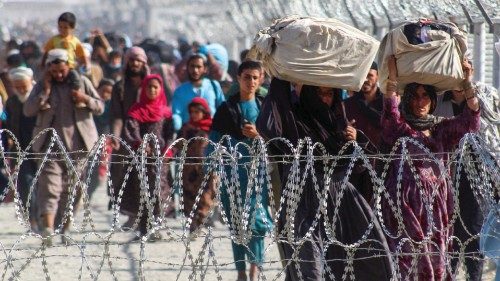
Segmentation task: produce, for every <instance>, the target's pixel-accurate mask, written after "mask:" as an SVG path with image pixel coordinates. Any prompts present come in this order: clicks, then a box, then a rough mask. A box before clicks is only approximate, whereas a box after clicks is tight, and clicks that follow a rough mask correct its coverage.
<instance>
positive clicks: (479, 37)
mask: <svg viewBox="0 0 500 281" xmlns="http://www.w3.org/2000/svg"><path fill="white" fill-rule="evenodd" d="M484 27H485V26H484V22H477V23H474V55H473V56H474V58H473V62H474V80H475V81H481V82H484V63H485V56H484V50H486V32H485V30H484Z"/></svg>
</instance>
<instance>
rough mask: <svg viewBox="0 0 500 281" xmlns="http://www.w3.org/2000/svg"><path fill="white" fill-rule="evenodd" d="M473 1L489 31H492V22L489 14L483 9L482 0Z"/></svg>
mask: <svg viewBox="0 0 500 281" xmlns="http://www.w3.org/2000/svg"><path fill="white" fill-rule="evenodd" d="M474 3H476V6H477V7H478V8H479V11H481V15H483V17H484V20H485V21H486V22H487V23H488V26H489V27H490V32H493V22H492V21H491V18H490V16H489V15H488V13H487V12H486V10H485V9H484V6H483V2H482V1H481V0H474Z"/></svg>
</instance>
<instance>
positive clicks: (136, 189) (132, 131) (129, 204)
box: [120, 118, 173, 232]
mask: <svg viewBox="0 0 500 281" xmlns="http://www.w3.org/2000/svg"><path fill="white" fill-rule="evenodd" d="M146 134H154V135H156V137H157V138H158V144H159V148H160V152H162V151H164V149H165V148H166V147H167V146H168V144H169V143H170V141H171V140H172V135H173V127H172V119H171V118H169V119H163V120H161V121H158V122H153V123H140V122H139V121H137V120H135V119H133V118H129V119H127V121H126V122H125V127H124V128H123V139H124V140H125V141H126V142H127V143H128V144H129V145H130V146H131V147H132V148H135V149H137V148H138V147H139V145H140V144H141V143H142V141H143V137H144V136H145V135H146ZM148 164H149V165H147V166H146V167H147V171H146V175H147V178H148V190H149V193H150V196H153V195H154V196H156V197H157V198H158V197H160V198H162V199H165V198H166V197H167V196H168V195H169V194H170V186H169V184H168V181H167V173H168V163H166V162H164V163H163V166H162V167H160V171H158V168H157V167H156V165H155V163H154V159H151V160H150V162H148ZM158 177H160V194H157V193H155V194H153V193H154V192H155V190H154V189H155V184H154V183H155V179H156V178H158ZM140 183H141V181H140V179H139V173H138V171H137V169H136V168H135V167H134V169H133V170H132V171H131V173H130V174H129V178H128V180H127V182H126V185H125V191H126V192H127V194H128V196H127V197H124V198H123V199H122V204H121V205H120V206H121V209H120V211H122V212H125V213H129V214H132V215H136V214H137V212H138V211H139V206H140V204H139V203H140V198H141V196H143V195H141V190H140V186H141V185H140ZM155 203H158V201H157V200H156V201H155ZM154 214H155V215H158V206H155V210H154ZM144 227H145V226H144V225H141V226H140V228H142V229H140V230H141V232H143V230H144Z"/></svg>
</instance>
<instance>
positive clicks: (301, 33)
mask: <svg viewBox="0 0 500 281" xmlns="http://www.w3.org/2000/svg"><path fill="white" fill-rule="evenodd" d="M379 44H380V43H379V42H378V41H377V40H376V39H374V38H372V37H371V36H369V35H367V34H365V33H364V32H362V31H360V30H358V29H356V28H354V27H352V26H349V25H347V24H345V23H342V22H340V21H338V20H335V19H323V18H311V17H299V16H288V17H285V18H282V19H279V20H277V21H275V22H274V24H273V25H272V26H271V27H268V28H265V29H263V30H261V31H259V33H258V34H257V35H256V36H255V39H254V46H253V47H252V49H251V51H250V54H249V57H250V58H253V59H258V60H261V61H262V62H263V64H264V68H265V69H266V71H267V72H268V73H269V74H270V75H271V76H274V77H278V78H280V79H283V80H288V81H292V82H298V83H303V84H307V85H314V86H324V87H333V88H341V89H347V90H353V91H358V90H359V89H361V86H362V85H363V82H364V81H365V78H366V75H367V74H368V71H369V70H370V66H371V64H372V62H373V60H374V59H375V57H376V55H377V50H378V46H379Z"/></svg>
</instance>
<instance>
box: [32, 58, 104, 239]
mask: <svg viewBox="0 0 500 281" xmlns="http://www.w3.org/2000/svg"><path fill="white" fill-rule="evenodd" d="M46 63H47V73H48V75H50V76H51V79H52V81H53V84H52V88H51V90H50V99H49V96H48V95H47V94H46V91H45V90H44V89H43V88H44V85H43V84H44V83H38V84H36V85H35V87H34V88H33V90H32V91H31V93H30V96H29V98H28V100H26V102H25V104H24V106H23V113H24V114H25V115H26V116H28V117H32V116H36V117H37V120H36V124H35V127H34V129H33V136H37V135H38V134H39V133H40V132H42V131H44V130H46V129H47V128H52V131H50V132H48V133H45V134H42V135H40V136H39V137H37V138H35V141H34V142H33V146H32V149H33V152H35V153H44V152H46V151H47V149H49V148H50V141H51V139H52V134H53V132H55V133H57V135H58V136H59V138H60V139H61V142H62V145H63V146H64V147H61V148H59V146H58V145H56V146H54V147H52V150H51V152H56V153H57V154H55V153H51V154H50V155H49V156H48V161H46V162H44V163H43V166H42V167H41V173H40V177H39V179H38V187H37V203H38V209H39V210H40V214H41V223H42V224H43V231H42V236H43V237H44V242H45V243H46V245H47V246H50V245H52V235H53V233H54V230H55V229H54V227H59V226H60V225H61V224H63V225H64V228H63V229H62V232H63V233H66V231H67V230H69V226H70V222H71V221H70V220H71V218H72V217H73V214H71V213H70V212H75V211H76V209H77V204H78V202H79V200H80V197H81V188H82V187H81V186H80V185H75V183H74V182H75V180H76V179H75V177H76V176H81V178H85V173H82V171H81V170H82V168H83V167H82V166H81V165H82V164H83V163H84V161H82V160H83V159H84V157H85V153H84V152H82V151H90V150H91V149H92V148H93V146H94V144H95V142H96V141H97V139H98V137H97V129H96V127H95V123H94V119H93V117H92V116H93V115H99V114H102V112H103V111H104V103H103V101H102V99H101V98H100V97H99V95H98V94H97V92H96V91H95V89H94V87H93V86H92V83H91V82H90V81H89V80H88V79H87V78H86V77H83V76H82V77H80V83H81V87H80V88H79V90H77V91H75V90H74V89H73V87H72V86H73V85H72V84H73V83H72V81H71V79H69V73H70V71H71V68H70V66H69V63H68V52H67V51H66V50H64V49H53V50H50V51H49V52H48V58H47V61H46ZM47 102H48V103H50V107H49V108H47V109H45V110H44V109H43V104H45V103H47ZM77 104H85V107H78V106H77ZM63 149H64V150H63ZM63 151H65V152H67V153H68V155H69V157H70V158H71V160H72V161H74V163H76V165H75V166H76V167H75V168H76V174H75V173H74V172H73V170H72V169H70V167H68V165H67V164H66V162H65V161H59V160H61V157H62V156H61V154H60V152H63ZM75 189H76V190H75ZM71 203H73V205H74V206H73V209H71V208H69V209H68V204H71ZM68 210H69V211H68ZM62 238H63V243H64V242H67V239H66V236H63V237H62Z"/></svg>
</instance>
